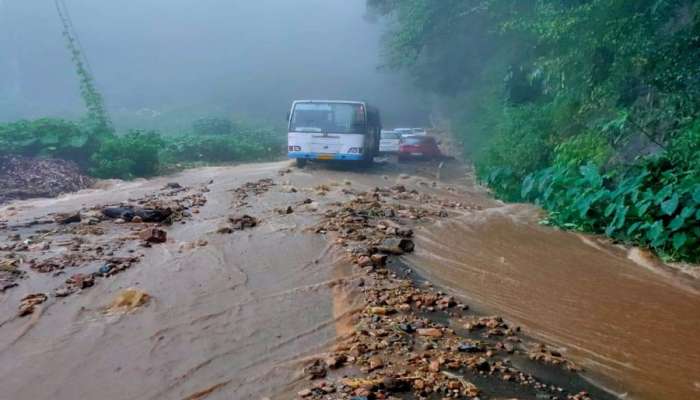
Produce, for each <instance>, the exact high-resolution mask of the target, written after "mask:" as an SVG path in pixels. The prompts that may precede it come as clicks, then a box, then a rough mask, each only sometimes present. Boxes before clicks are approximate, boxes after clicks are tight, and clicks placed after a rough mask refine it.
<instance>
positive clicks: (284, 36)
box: [0, 0, 426, 130]
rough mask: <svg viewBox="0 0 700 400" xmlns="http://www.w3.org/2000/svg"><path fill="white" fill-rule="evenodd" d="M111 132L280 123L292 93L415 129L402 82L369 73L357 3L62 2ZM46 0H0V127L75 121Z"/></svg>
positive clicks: (369, 39)
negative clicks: (234, 121)
mask: <svg viewBox="0 0 700 400" xmlns="http://www.w3.org/2000/svg"><path fill="white" fill-rule="evenodd" d="M66 4H67V5H68V8H69V9H70V13H71V17H72V20H73V23H74V25H75V29H76V31H77V34H78V36H79V38H80V40H81V42H82V47H83V49H84V51H85V53H86V55H87V58H88V60H89V64H90V67H91V70H92V72H93V74H94V76H95V80H96V83H97V86H98V88H99V90H100V91H101V92H102V94H103V95H104V98H105V101H106V104H107V107H108V108H109V110H110V112H111V113H112V115H113V118H114V120H115V123H116V125H117V127H118V128H121V129H124V128H127V127H137V126H141V127H145V128H160V129H165V130H167V129H178V128H181V127H185V126H187V125H188V124H189V122H190V121H191V120H192V119H194V118H198V117H201V116H213V115H216V116H245V117H250V118H255V119H264V120H267V121H271V122H281V121H283V120H284V115H285V113H286V112H287V109H288V107H289V103H290V102H291V100H293V99H296V98H344V99H365V100H368V101H370V102H372V103H374V104H376V105H377V106H379V107H380V109H381V110H382V112H383V115H384V120H385V125H386V126H394V125H403V124H412V125H419V124H424V123H425V120H426V112H425V111H424V110H425V109H426V106H424V105H423V103H424V102H423V101H422V100H421V95H420V94H419V93H418V92H417V91H416V90H414V89H412V88H411V87H410V84H409V83H408V80H407V79H404V78H403V77H401V76H399V75H397V74H396V73H391V72H382V71H381V69H380V68H379V67H380V64H381V61H380V47H381V44H380V37H381V34H382V31H383V27H382V26H381V25H380V24H378V23H371V22H369V21H368V20H367V19H366V18H365V13H366V10H365V0H293V1H290V0H245V1H244V0H196V1H195V0H147V1H143V0H141V1H136V0H127V1H119V2H115V1H106V0H66ZM61 31H62V28H61V25H60V21H59V19H58V16H57V13H56V9H55V7H54V2H53V1H48V0H43V1H36V0H31V1H28V0H0V120H6V121H7V120H14V119H17V118H36V117H42V116H60V117H69V118H79V117H80V116H81V113H82V112H83V103H82V101H81V99H80V95H79V86H78V79H77V77H76V75H75V71H74V68H73V66H72V64H71V61H70V57H69V53H68V51H67V50H66V47H65V42H64V39H63V37H62V35H61Z"/></svg>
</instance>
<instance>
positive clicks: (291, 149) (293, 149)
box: [288, 146, 301, 152]
mask: <svg viewBox="0 0 700 400" xmlns="http://www.w3.org/2000/svg"><path fill="white" fill-rule="evenodd" d="M288 150H289V151H290V152H299V151H301V146H289V147H288Z"/></svg>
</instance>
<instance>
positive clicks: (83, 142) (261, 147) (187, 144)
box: [0, 118, 286, 179]
mask: <svg viewBox="0 0 700 400" xmlns="http://www.w3.org/2000/svg"><path fill="white" fill-rule="evenodd" d="M229 124H230V125H231V126H234V125H233V123H231V122H229ZM235 126H236V130H235V131H232V132H230V134H229V135H220V134H217V135H204V134H201V132H200V133H198V134H181V135H177V136H161V135H159V134H158V133H156V132H155V131H150V132H145V131H140V130H132V131H130V132H129V133H127V134H125V135H115V134H112V133H109V132H104V131H98V132H97V133H95V131H94V130H92V129H94V127H93V126H92V125H88V126H86V125H79V124H76V123H74V122H70V121H65V120H61V119H50V118H44V119H38V120H35V121H18V122H14V123H10V124H0V155H4V154H19V155H24V156H27V157H54V158H62V159H66V160H71V161H75V162H76V163H78V165H80V166H81V167H82V168H83V169H84V170H86V171H88V172H89V173H90V174H92V175H94V176H96V177H99V178H120V179H133V178H135V177H145V176H153V175H155V174H158V173H160V172H162V171H168V170H171V169H173V168H174V167H177V165H180V166H182V165H185V164H192V163H223V162H237V161H252V160H264V159H273V158H275V157H278V156H280V155H281V154H282V153H283V150H284V149H285V146H286V136H285V135H284V134H282V133H281V132H279V131H278V130H276V129H272V128H266V127H260V126H257V125H246V124H242V123H241V124H237V125H235Z"/></svg>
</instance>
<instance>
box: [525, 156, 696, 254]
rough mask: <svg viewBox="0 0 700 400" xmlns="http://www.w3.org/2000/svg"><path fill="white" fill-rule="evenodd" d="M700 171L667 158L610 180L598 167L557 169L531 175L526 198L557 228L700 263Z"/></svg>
mask: <svg viewBox="0 0 700 400" xmlns="http://www.w3.org/2000/svg"><path fill="white" fill-rule="evenodd" d="M699 172H700V171H698V170H687V169H683V168H682V167H679V166H678V165H674V163H673V162H672V161H671V159H669V158H668V157H667V156H666V155H663V156H661V157H654V158H649V159H645V160H643V161H642V162H641V163H640V164H639V165H637V166H636V167H634V168H630V169H626V170H624V171H614V172H610V173H607V174H605V175H602V174H601V173H600V170H599V169H598V167H596V166H595V165H593V164H588V165H585V166H582V167H579V168H575V167H573V166H571V165H569V166H554V167H550V168H546V169H543V170H541V171H539V172H537V173H534V174H532V175H530V176H528V177H527V178H526V179H525V180H524V182H523V185H522V193H521V195H522V197H523V198H524V199H526V200H530V201H534V202H536V203H538V204H540V205H541V206H542V207H543V208H544V209H546V210H548V211H549V219H548V222H550V223H552V224H554V225H558V226H560V227H563V228H566V229H575V230H581V231H588V232H596V233H604V234H606V235H608V236H610V237H612V238H615V239H617V240H620V241H623V242H626V243H634V244H638V245H642V246H647V247H650V248H653V249H655V250H656V251H657V252H658V253H660V254H661V255H664V256H666V257H668V258H671V259H680V260H688V261H698V260H700V246H699V245H700V174H699Z"/></svg>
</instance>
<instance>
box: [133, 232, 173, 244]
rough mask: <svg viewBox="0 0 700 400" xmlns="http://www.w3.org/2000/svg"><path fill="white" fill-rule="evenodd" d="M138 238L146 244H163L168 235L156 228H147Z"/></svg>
mask: <svg viewBox="0 0 700 400" xmlns="http://www.w3.org/2000/svg"><path fill="white" fill-rule="evenodd" d="M139 238H140V239H141V240H143V241H144V242H148V243H165V242H166V241H167V240H168V234H167V233H166V232H165V231H164V230H162V229H158V228H147V229H144V230H142V231H141V232H140V233H139Z"/></svg>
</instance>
